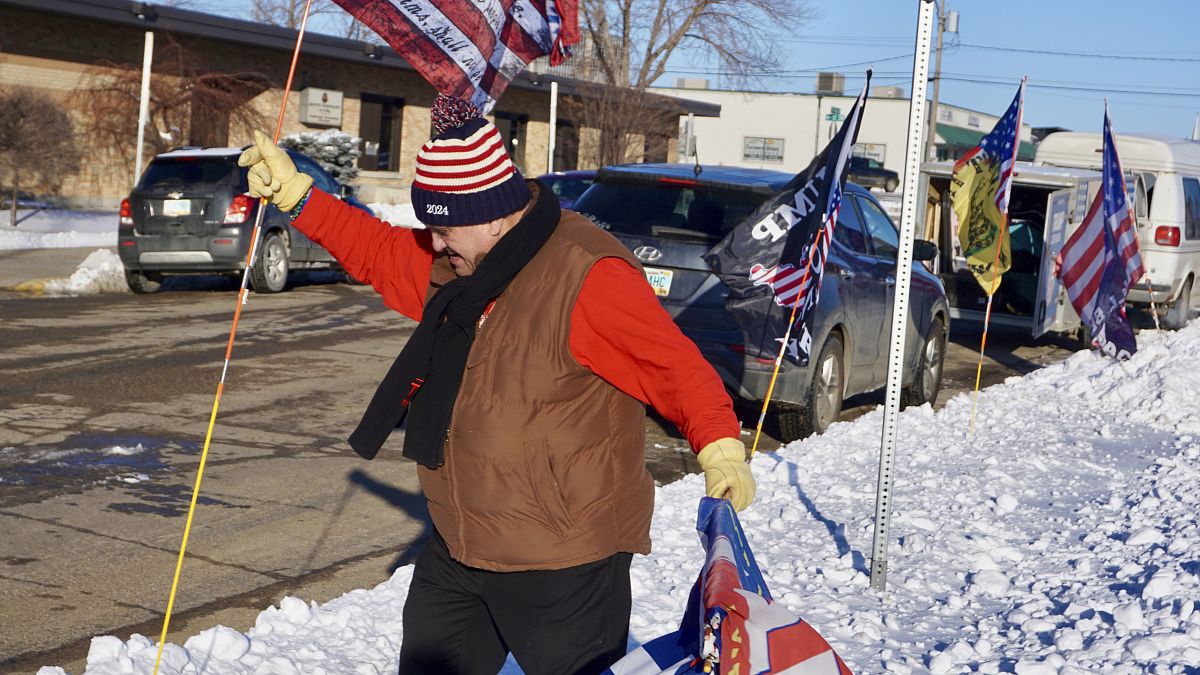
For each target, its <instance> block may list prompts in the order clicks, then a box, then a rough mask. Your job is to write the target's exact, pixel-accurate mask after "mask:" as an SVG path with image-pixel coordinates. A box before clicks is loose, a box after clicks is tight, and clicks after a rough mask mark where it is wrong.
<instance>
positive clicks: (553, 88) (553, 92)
mask: <svg viewBox="0 0 1200 675" xmlns="http://www.w3.org/2000/svg"><path fill="white" fill-rule="evenodd" d="M557 133H558V83H557V82H551V83H550V142H549V143H547V144H546V173H551V172H553V171H554V141H555V135H556V134H557Z"/></svg>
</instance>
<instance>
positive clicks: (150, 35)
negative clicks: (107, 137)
mask: <svg viewBox="0 0 1200 675" xmlns="http://www.w3.org/2000/svg"><path fill="white" fill-rule="evenodd" d="M153 59H154V31H149V30H148V31H146V48H145V50H144V51H143V52H142V93H141V95H140V96H139V98H138V132H137V160H136V161H135V162H134V165H133V184H134V185H137V182H138V178H139V177H141V175H142V152H143V148H144V147H145V144H146V121H147V118H148V117H149V116H150V62H151V61H152V60H153Z"/></svg>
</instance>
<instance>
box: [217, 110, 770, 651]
mask: <svg viewBox="0 0 1200 675" xmlns="http://www.w3.org/2000/svg"><path fill="white" fill-rule="evenodd" d="M432 112H433V117H434V128H435V132H436V135H435V136H434V138H433V139H431V140H430V141H428V142H427V143H426V144H425V145H424V146H423V147H422V148H421V151H420V153H419V154H418V156H417V160H416V172H415V173H416V175H415V179H414V181H413V186H412V201H413V206H414V208H415V210H416V213H417V217H418V218H419V219H420V220H421V221H422V222H423V223H424V224H425V225H426V229H425V230H424V231H422V230H411V229H406V228H394V227H391V226H390V225H388V224H387V223H384V222H382V221H380V220H377V219H375V218H372V217H370V216H368V215H367V214H365V213H363V212H362V211H360V210H358V209H354V208H351V207H348V206H346V205H344V204H342V203H341V202H340V201H338V200H337V199H335V198H334V197H331V196H329V195H327V194H324V193H323V192H321V191H320V190H317V189H314V188H312V179H311V178H309V177H308V176H306V175H304V174H302V173H298V172H297V171H296V168H295V166H294V165H293V164H292V162H291V160H290V159H288V156H287V154H286V153H284V152H283V151H281V150H280V149H278V148H277V147H275V146H274V145H273V144H272V143H271V142H270V141H269V140H268V139H267V138H266V137H265V136H263V135H262V134H256V135H255V145H254V146H253V147H251V148H249V149H247V150H246V151H245V153H243V155H242V157H241V159H240V163H241V164H242V166H248V167H249V168H250V170H249V182H250V191H251V194H254V195H256V196H261V197H266V198H268V199H270V200H271V202H272V203H273V204H275V206H277V207H279V208H280V209H281V210H283V211H285V212H288V213H289V214H290V215H291V217H292V218H293V223H294V224H295V226H296V227H297V228H298V229H300V230H301V231H303V232H304V233H305V234H307V235H308V236H309V237H310V238H311V239H313V240H314V241H316V242H318V243H319V244H321V245H322V246H324V247H325V248H326V249H328V250H329V251H330V252H331V253H332V254H333V255H334V256H335V257H336V258H337V259H338V260H339V261H340V262H341V263H342V265H343V266H344V267H345V268H346V271H347V272H349V273H350V274H352V275H353V276H354V277H356V278H358V279H361V280H362V281H365V282H367V283H370V284H371V285H372V286H374V287H375V289H376V290H377V291H379V293H380V294H381V295H382V297H383V300H384V302H385V303H386V304H387V305H388V306H389V307H391V308H393V309H395V310H396V311H398V312H400V313H402V314H404V315H406V316H409V317H411V318H412V319H414V320H417V321H419V322H420V324H419V325H418V327H417V329H416V330H415V331H414V332H413V335H412V337H411V338H409V340H408V343H407V344H406V345H405V347H404V349H403V351H402V352H401V354H400V356H399V357H398V358H397V359H396V362H395V364H393V366H392V368H391V370H389V371H388V373H387V376H386V377H385V378H384V381H383V383H382V384H381V385H380V387H379V390H378V391H377V392H376V394H375V396H374V398H373V399H372V401H371V404H370V405H369V406H368V408H367V412H366V413H365V414H364V416H363V420H362V422H361V423H360V424H359V427H358V429H357V430H355V432H354V433H353V434H352V435H351V437H350V443H351V445H352V446H353V447H354V449H355V450H356V451H358V452H359V453H360V454H362V455H363V456H365V457H367V458H368V459H369V458H371V457H373V456H374V455H375V453H376V452H377V451H378V449H379V447H380V446H381V445H382V444H383V442H384V441H385V440H386V439H387V437H388V435H389V434H390V433H391V431H392V430H393V429H394V428H396V426H397V425H398V424H400V422H401V421H402V420H403V421H404V424H405V427H406V430H405V440H404V456H405V457H408V458H410V459H413V460H414V461H416V462H417V463H418V468H417V471H418V475H419V478H420V482H421V487H422V490H423V491H424V492H425V495H426V497H427V498H428V501H429V513H430V516H431V518H432V520H433V524H434V533H433V536H432V538H431V540H430V541H429V542H428V543H427V544H426V546H425V549H424V550H423V551H422V553H421V556H420V558H419V559H418V560H417V563H416V568H415V570H414V572H413V580H412V584H411V586H410V589H409V595H408V600H407V602H406V603H405V607H404V642H403V645H402V647H401V651H400V672H401V673H402V674H406V675H407V674H418V673H470V674H474V673H480V674H488V675H490V674H492V673H495V672H497V671H498V670H499V669H500V667H501V666H502V665H503V663H504V660H505V658H506V655H507V653H508V652H510V651H511V652H512V654H513V656H514V657H515V658H516V660H517V662H518V663H519V664H520V665H521V667H522V669H523V670H524V671H525V672H526V673H529V674H531V675H534V674H539V673H546V674H554V675H560V674H563V673H578V674H587V673H597V672H600V671H602V670H603V669H605V668H606V667H607V666H609V665H611V664H612V663H613V662H614V661H616V660H617V659H619V658H620V657H621V656H623V655H624V654H625V650H626V642H627V639H628V631H629V613H630V604H631V597H630V595H631V593H630V585H629V566H630V561H631V559H632V554H634V553H642V554H646V553H649V551H650V537H649V528H650V517H651V515H652V512H653V507H654V483H653V481H652V479H651V478H650V475H649V474H648V472H647V471H646V468H645V463H644V462H645V458H644V445H645V439H644V426H643V425H644V408H643V406H644V405H645V404H650V405H653V406H654V407H655V408H656V409H657V410H658V411H659V412H660V413H662V414H663V416H665V417H666V418H668V419H670V420H671V421H673V422H675V423H676V424H677V425H678V426H679V428H680V430H681V431H682V432H683V433H684V434H685V435H686V436H687V438H688V440H689V442H690V443H691V444H692V447H693V448H695V449H699V457H698V459H699V462H700V465H701V467H702V468H703V469H704V474H705V483H706V491H707V493H708V494H709V495H711V496H716V497H721V496H726V497H728V498H729V499H730V500H731V501H732V502H733V504H734V505H735V507H736V508H738V509H739V510H740V509H743V508H745V507H746V506H747V505H748V504H749V503H750V501H751V499H752V498H753V496H754V489H755V485H754V479H753V477H752V476H751V475H750V471H749V468H748V467H747V464H746V461H745V460H746V456H745V447H744V446H743V445H742V443H741V441H739V440H738V435H739V433H740V427H739V424H738V421H737V419H736V418H735V417H734V414H733V409H732V404H731V402H730V400H729V396H728V395H727V394H726V393H725V390H724V387H723V386H722V384H721V381H720V378H718V377H717V375H716V373H715V372H714V371H713V370H712V368H711V367H710V366H709V365H708V364H707V363H706V362H705V361H704V360H703V358H702V357H701V355H700V352H699V350H698V349H697V348H696V346H695V345H694V344H692V343H691V341H689V340H688V339H687V338H686V337H684V336H683V334H682V333H680V332H679V330H678V329H677V328H676V327H675V325H674V323H673V322H672V321H671V319H670V317H669V316H668V315H667V314H666V312H665V311H663V309H662V308H661V306H660V305H659V303H658V300H657V298H656V297H655V295H654V293H653V291H652V290H651V289H650V287H649V285H647V284H646V281H645V279H644V277H643V276H642V272H641V268H640V266H639V264H638V262H637V260H636V259H634V258H633V256H632V255H631V254H630V253H629V251H628V250H627V249H625V247H624V246H622V245H621V244H620V243H619V242H618V241H617V240H616V239H614V238H613V237H612V236H610V235H609V234H608V233H607V232H604V231H603V230H601V229H600V228H598V227H596V226H595V225H593V224H592V223H591V222H590V221H588V220H587V219H585V218H583V217H582V216H580V215H579V214H576V213H573V212H571V211H564V210H561V209H560V208H559V206H558V202H557V200H556V198H555V197H554V195H553V193H552V192H551V191H550V190H549V189H548V188H547V187H546V186H545V185H543V184H541V183H538V182H537V181H529V182H526V181H525V180H524V179H523V178H522V176H521V173H520V172H519V171H518V170H517V169H516V168H515V166H513V163H512V160H511V159H510V158H509V156H508V153H507V152H506V150H505V149H504V144H503V141H502V139H501V137H500V134H499V131H498V130H497V129H496V127H495V126H493V125H492V124H491V123H489V122H487V121H486V120H484V119H482V118H480V117H478V116H477V113H476V112H475V110H474V109H473V108H470V107H469V104H465V103H463V102H456V101H455V100H453V99H447V98H445V97H439V99H438V101H437V102H436V103H435V105H434V109H433V111H432Z"/></svg>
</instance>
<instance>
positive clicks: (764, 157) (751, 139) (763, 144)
mask: <svg viewBox="0 0 1200 675" xmlns="http://www.w3.org/2000/svg"><path fill="white" fill-rule="evenodd" d="M742 159H743V160H745V161H748V162H782V161H783V139H782V138H763V137H762V136H743V137H742Z"/></svg>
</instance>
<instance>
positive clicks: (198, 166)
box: [138, 157, 247, 192]
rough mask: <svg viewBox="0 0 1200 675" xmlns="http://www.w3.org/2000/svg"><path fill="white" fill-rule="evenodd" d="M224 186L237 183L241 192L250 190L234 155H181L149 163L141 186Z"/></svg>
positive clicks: (152, 187)
mask: <svg viewBox="0 0 1200 675" xmlns="http://www.w3.org/2000/svg"><path fill="white" fill-rule="evenodd" d="M225 185H233V186H236V188H237V190H238V192H245V191H246V190H247V186H246V172H245V171H242V170H241V169H239V168H238V166H237V164H236V163H235V162H234V160H233V159H232V158H230V159H224V158H219V157H179V158H172V159H156V160H154V161H153V162H150V166H148V167H146V172H145V173H144V174H142V180H141V181H140V182H139V183H138V188H140V189H142V190H169V189H171V188H197V187H217V186H225Z"/></svg>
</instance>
